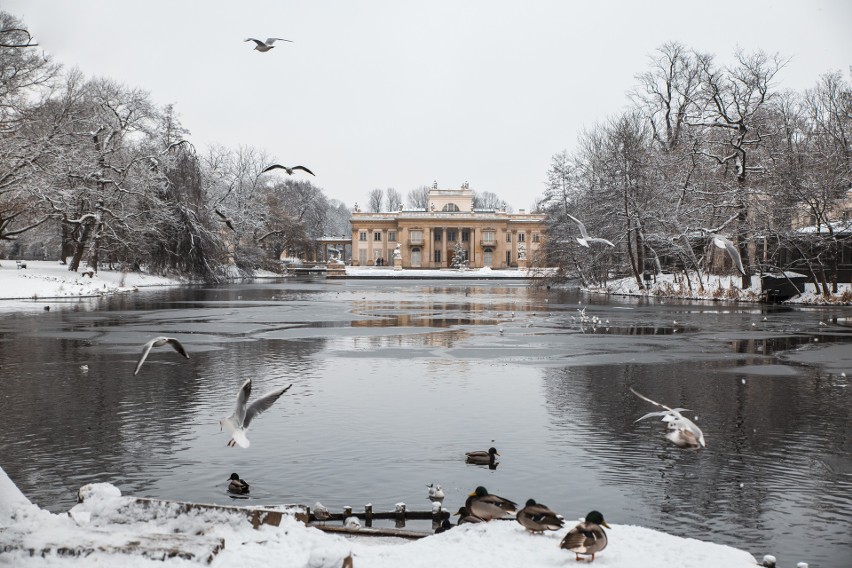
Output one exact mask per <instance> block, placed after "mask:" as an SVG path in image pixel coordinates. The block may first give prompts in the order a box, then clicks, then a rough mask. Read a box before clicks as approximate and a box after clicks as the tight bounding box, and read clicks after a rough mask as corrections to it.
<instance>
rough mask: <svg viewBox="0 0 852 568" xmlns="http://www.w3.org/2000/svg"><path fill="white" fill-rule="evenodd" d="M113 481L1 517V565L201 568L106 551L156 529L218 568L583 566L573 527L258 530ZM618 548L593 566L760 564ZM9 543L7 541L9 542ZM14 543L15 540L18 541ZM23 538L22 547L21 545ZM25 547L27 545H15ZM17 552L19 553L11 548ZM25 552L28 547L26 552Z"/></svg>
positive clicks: (674, 540)
mask: <svg viewBox="0 0 852 568" xmlns="http://www.w3.org/2000/svg"><path fill="white" fill-rule="evenodd" d="M132 501H133V500H132V499H131V498H127V497H122V496H121V495H120V492H118V490H117V489H116V488H115V487H114V486H111V485H109V484H96V485H94V486H88V487H87V493H86V500H85V501H84V502H83V503H81V504H79V505H76V506H75V507H74V508H72V510H71V511H70V513H69V514H63V515H54V514H52V513H49V512H47V511H44V510H42V509H39V508H38V507H36V506H34V505H26V504H23V505H19V506H18V507H17V509H16V510H15V513H14V515H13V518H12V519H11V520H9V519H5V520H3V519H0V523H2V524H5V525H6V526H0V550H3V549H4V548H5V549H6V550H7V552H5V553H0V565H8V566H15V567H18V568H30V567H33V568H34V567H39V568H43V567H48V568H50V567H54V566H57V567H59V566H63V567H64V566H68V567H74V568H79V567H87V566H122V567H125V568H137V567H140V568H141V567H150V566H198V565H203V562H202V563H199V562H198V561H191V560H186V559H181V558H168V559H166V560H165V561H159V560H153V559H150V558H146V557H144V556H142V555H141V553H140V552H139V551H135V552H134V553H129V554H118V553H112V552H106V551H105V550H108V549H110V548H111V547H112V548H115V547H116V546H121V544H122V543H127V542H129V541H134V540H137V541H140V540H141V541H143V542H145V539H146V538H147V537H153V535H169V536H172V537H174V536H175V535H180V536H185V537H186V538H187V539H190V540H191V539H201V538H205V539H208V540H209V539H223V540H224V548H223V549H221V550H220V551H219V552H218V554H216V555H215V556H214V557H213V559H212V562H211V563H210V565H211V566H214V567H215V566H223V567H231V568H234V567H247V566H279V567H294V568H304V567H317V568H320V567H326V566H327V567H329V568H330V567H332V566H334V567H339V566H341V564H342V561H343V558H344V557H345V556H347V555H349V554H350V553H351V554H352V555H353V559H354V566H356V567H358V568H364V567H373V568H398V567H400V566H406V567H423V568H426V567H428V568H434V567H435V566H448V567H449V566H488V567H489V568H502V567H505V568H509V567H511V568H516V567H518V566H536V567H545V568H546V567H550V566H552V567H565V566H575V565H585V564H578V563H576V562H575V560H574V555H573V554H571V553H569V552H567V551H565V550H561V549H560V548H559V541H560V539H561V538H562V537H563V536H564V534H565V533H566V532H567V530H568V527H566V528H565V529H563V530H561V531H559V532H558V533H555V534H549V535H546V536H544V535H532V534H529V533H527V532H526V531H525V530H524V529H523V527H521V526H520V525H519V524H518V523H516V522H514V521H493V522H491V523H487V524H471V525H462V526H460V527H454V528H452V529H451V530H449V531H448V532H445V533H443V534H440V535H434V536H430V537H427V538H424V539H421V540H418V541H414V542H410V541H400V540H396V539H394V540H390V539H376V538H373V537H361V538H347V537H344V536H340V535H331V534H326V533H324V532H322V531H320V530H318V529H315V528H309V527H306V526H304V525H303V524H302V523H300V522H298V521H296V520H295V518H292V517H285V519H284V520H283V521H282V522H281V525H280V526H279V527H272V526H266V525H262V526H261V527H260V529H258V530H255V529H252V528H251V525H250V524H249V523H248V522H247V520H246V517H245V516H242V515H239V514H230V513H224V512H222V511H215V510H195V511H192V512H190V513H184V514H174V511H173V510H171V511H170V510H169V508H168V507H167V506H164V507H160V508H158V507H153V508H151V507H148V508H143V507H139V506H137V505H133V503H132ZM612 526H613V528H612V529H611V530H610V531H608V535H609V546H608V547H607V548H606V550H604V551H603V552H601V553H599V554H598V555H597V556H596V559H595V562H594V564H593V566H610V567H623V568H661V567H677V568H711V567H712V568H718V567H719V566H724V567H726V568H753V567H754V566H755V565H756V562H755V560H754V558H753V557H752V556H751V555H750V554H749V553H747V552H744V551H742V550H737V549H734V548H731V547H728V546H722V545H717V544H712V543H709V542H702V541H698V540H692V539H684V538H679V537H675V536H671V535H668V534H665V533H661V532H657V531H654V530H650V529H646V528H642V527H636V526H629V525H617V524H616V525H612ZM4 541H5V542H4ZM80 543H91V544H92V546H90V548H92V549H94V552H92V553H90V554H88V555H86V556H81V557H65V556H57V555H55V553H51V554H48V555H47V556H45V557H42V556H40V555H36V556H30V554H29V552H27V550H29V549H35V550H43V549H45V548H50V547H53V548H54V549H55V548H56V547H57V545H67V546H79V545H80ZM10 544H12V545H13V546H9V545H10ZM15 544H17V546H15ZM16 548H17V550H15V549H16ZM9 549H12V550H9ZM21 549H23V550H21Z"/></svg>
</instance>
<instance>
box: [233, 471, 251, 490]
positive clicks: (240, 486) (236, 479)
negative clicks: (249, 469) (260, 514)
mask: <svg viewBox="0 0 852 568" xmlns="http://www.w3.org/2000/svg"><path fill="white" fill-rule="evenodd" d="M229 479H230V481H231V482H230V483H228V493H234V494H236V495H246V494H247V493H248V492H249V484H248V483H246V481H245V479H240V476H239V475H237V474H236V473H232V474H231V477H230V478H229Z"/></svg>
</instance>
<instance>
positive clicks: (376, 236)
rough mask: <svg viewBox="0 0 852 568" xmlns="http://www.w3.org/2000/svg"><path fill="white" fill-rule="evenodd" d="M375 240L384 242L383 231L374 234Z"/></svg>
mask: <svg viewBox="0 0 852 568" xmlns="http://www.w3.org/2000/svg"><path fill="white" fill-rule="evenodd" d="M373 240H374V241H380V240H382V232H381V231H376V232H375V233H373Z"/></svg>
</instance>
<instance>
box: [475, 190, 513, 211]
mask: <svg viewBox="0 0 852 568" xmlns="http://www.w3.org/2000/svg"><path fill="white" fill-rule="evenodd" d="M473 207H474V208H475V209H494V210H497V211H500V210H506V209H507V208H508V204H507V203H506V202H505V201H503V200H502V199H500V197H499V196H498V195H497V194H496V193H494V192H492V191H474V192H473Z"/></svg>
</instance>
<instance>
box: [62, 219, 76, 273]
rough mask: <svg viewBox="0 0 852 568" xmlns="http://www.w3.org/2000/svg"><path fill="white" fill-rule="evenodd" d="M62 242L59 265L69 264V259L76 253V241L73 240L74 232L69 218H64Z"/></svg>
mask: <svg viewBox="0 0 852 568" xmlns="http://www.w3.org/2000/svg"><path fill="white" fill-rule="evenodd" d="M61 226H62V242H61V244H60V245H59V264H68V257H69V256H71V254H72V253H73V251H74V241H73V239H72V238H71V234H72V233H73V230H72V228H71V225H69V224H68V216H67V215H63V216H62V223H61Z"/></svg>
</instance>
